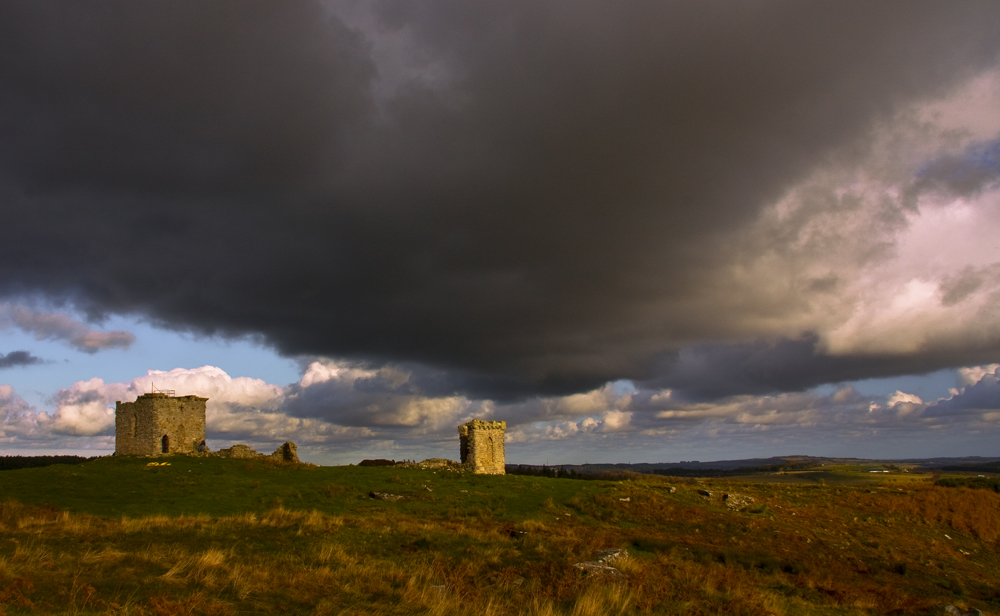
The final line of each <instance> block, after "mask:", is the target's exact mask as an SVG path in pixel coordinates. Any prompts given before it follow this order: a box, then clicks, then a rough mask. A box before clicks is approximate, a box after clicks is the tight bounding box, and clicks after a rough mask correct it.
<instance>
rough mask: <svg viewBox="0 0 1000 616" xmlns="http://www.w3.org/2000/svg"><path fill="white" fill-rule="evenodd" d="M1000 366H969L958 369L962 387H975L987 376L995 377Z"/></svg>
mask: <svg viewBox="0 0 1000 616" xmlns="http://www.w3.org/2000/svg"><path fill="white" fill-rule="evenodd" d="M998 368H1000V364H989V365H987V366H968V367H966V368H959V369H958V379H959V382H960V383H961V384H962V385H975V384H976V383H978V382H979V381H981V380H982V379H983V377H984V376H987V375H995V374H996V371H997V369H998Z"/></svg>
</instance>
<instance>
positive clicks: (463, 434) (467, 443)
mask: <svg viewBox="0 0 1000 616" xmlns="http://www.w3.org/2000/svg"><path fill="white" fill-rule="evenodd" d="M506 429H507V422H505V421H484V420H482V419H473V420H472V421H470V422H469V423H467V424H463V425H461V426H459V427H458V437H459V452H460V455H461V461H462V465H463V466H465V467H466V468H468V469H469V470H471V471H472V472H474V473H476V474H477V475H504V474H506V470H505V464H506V460H505V458H504V446H503V437H504V430H506Z"/></svg>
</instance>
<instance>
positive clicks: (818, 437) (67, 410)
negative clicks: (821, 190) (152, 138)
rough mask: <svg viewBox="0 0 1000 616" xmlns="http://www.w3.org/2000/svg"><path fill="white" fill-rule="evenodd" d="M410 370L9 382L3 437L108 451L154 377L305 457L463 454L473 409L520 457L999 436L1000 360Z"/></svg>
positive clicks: (914, 445)
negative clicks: (589, 370) (792, 383)
mask: <svg viewBox="0 0 1000 616" xmlns="http://www.w3.org/2000/svg"><path fill="white" fill-rule="evenodd" d="M412 376H413V375H412V374H411V373H409V372H407V371H406V370H402V369H399V368H396V369H385V368H383V369H380V370H368V369H364V368H360V367H358V366H357V365H350V364H345V363H338V362H335V361H332V360H317V361H314V362H312V363H311V364H310V365H309V366H308V367H307V368H306V370H305V372H304V374H303V376H302V378H301V379H300V380H299V381H298V382H296V383H293V384H290V385H286V386H278V385H274V384H269V383H266V382H264V381H262V380H260V379H252V378H247V377H236V378H234V377H231V376H229V375H228V374H226V372H224V371H223V370H221V369H219V368H216V367H213V366H203V367H201V368H194V369H185V368H176V369H174V370H170V371H159V370H150V371H148V372H147V374H145V375H143V376H140V377H136V378H134V379H131V380H130V381H127V382H118V383H105V382H104V381H102V380H101V379H96V378H95V379H90V380H87V381H79V382H77V383H74V384H73V385H72V386H70V387H68V388H66V389H63V390H61V391H60V392H58V394H56V395H55V396H54V397H53V404H54V406H55V407H56V410H55V411H54V412H51V413H49V412H45V411H40V410H38V409H37V408H34V407H33V406H31V405H30V404H28V403H27V402H25V401H24V400H23V399H22V398H20V397H19V396H17V394H16V393H15V392H14V390H13V388H12V387H10V386H7V385H4V386H0V443H2V444H3V445H4V447H5V448H7V449H9V450H20V449H32V448H34V449H38V448H44V449H56V448H59V447H60V446H62V447H66V446H72V447H73V448H74V449H79V448H81V447H84V448H90V449H93V450H96V451H99V452H110V450H113V448H114V403H115V401H116V400H122V401H131V400H134V399H135V397H137V396H139V395H141V394H142V393H143V392H146V391H150V390H151V388H152V387H153V386H154V384H155V386H156V387H157V388H163V389H174V390H175V391H177V393H178V395H186V394H195V395H200V396H206V397H208V398H209V402H208V408H207V436H208V439H209V445H210V446H211V447H213V448H221V447H227V446H229V445H231V444H233V443H235V442H244V443H250V444H251V445H253V446H255V447H257V448H259V449H261V450H267V449H270V448H273V447H275V446H276V445H277V444H278V443H280V442H283V441H285V440H289V439H290V440H294V441H295V442H297V443H298V444H299V446H300V448H301V449H300V450H301V452H302V454H303V456H304V459H307V460H313V461H320V462H325V463H341V464H346V463H357V462H358V461H360V460H361V459H363V458H370V457H378V456H380V455H381V456H387V457H393V458H396V459H403V458H410V459H414V458H416V459H420V458H424V457H450V458H454V457H456V456H457V436H456V432H455V427H456V426H458V425H460V424H461V423H464V422H465V421H468V420H469V419H471V418H473V417H478V418H491V419H503V420H505V421H506V422H507V425H508V431H507V450H508V462H511V463H541V462H545V461H553V462H562V463H572V462H584V461H588V460H589V461H599V460H603V461H646V462H657V461H659V462H662V461H669V460H679V459H686V458H692V457H693V458H696V459H697V458H701V459H708V457H716V458H727V457H728V458H734V457H748V456H752V455H759V456H768V455H772V454H773V453H774V450H775V448H777V447H780V448H782V449H783V450H784V453H788V454H790V453H795V452H798V453H810V454H812V455H842V454H840V453H838V452H837V451H836V449H835V448H833V444H835V443H838V442H843V441H845V440H850V441H851V442H852V446H853V447H855V448H857V449H858V452H857V454H856V455H872V456H878V457H926V456H928V455H956V454H957V453H960V452H961V450H963V448H967V447H981V446H984V445H988V443H990V442H993V441H995V439H996V437H997V435H998V433H1000V368H998V366H997V365H996V364H993V365H987V366H973V367H967V368H963V369H962V370H960V371H957V372H956V388H954V389H953V390H952V392H951V395H950V396H949V397H947V398H942V399H940V400H936V401H924V400H922V399H921V398H920V397H919V396H916V395H913V394H910V393H906V392H903V391H897V392H895V393H893V394H891V395H889V396H884V397H876V396H865V395H861V394H859V393H858V392H857V391H855V390H854V389H853V388H851V387H850V386H843V387H840V388H839V389H836V390H833V391H831V392H829V393H817V392H799V393H781V394H771V395H747V394H741V395H732V396H726V397H723V398H720V399H716V400H712V401H690V400H684V399H683V398H682V397H681V396H678V395H676V392H674V391H672V390H669V389H651V388H643V387H636V386H634V385H632V384H631V383H627V382H618V383H612V384H608V385H606V386H604V387H601V388H599V389H595V390H592V391H589V392H585V393H580V394H572V395H567V396H546V397H538V398H533V399H531V400H527V401H522V402H516V403H502V402H501V403H498V402H495V401H492V400H488V399H469V398H464V397H455V396H430V395H426V394H425V393H423V392H422V391H421V390H420V388H419V386H418V385H417V384H416V383H414V382H413V381H412ZM928 431H930V432H932V433H933V434H935V443H933V444H928V443H927V442H926V434H927V432H928ZM956 447H957V448H959V449H960V451H959V452H955V451H954V449H955V448H956ZM735 448H738V451H739V453H738V454H736V455H734V454H733V453H731V452H732V450H733V449H735ZM727 452H730V453H728V454H727ZM705 454H707V455H705Z"/></svg>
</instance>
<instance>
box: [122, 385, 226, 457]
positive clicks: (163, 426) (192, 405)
mask: <svg viewBox="0 0 1000 616" xmlns="http://www.w3.org/2000/svg"><path fill="white" fill-rule="evenodd" d="M170 393H173V392H170ZM207 401H208V398H199V397H198V396H176V397H175V396H171V395H169V394H167V393H164V392H154V393H151V394H143V395H141V396H139V397H138V398H137V399H136V401H135V402H116V403H115V455H118V456H164V455H169V454H172V453H194V452H196V451H198V446H199V445H200V444H201V443H202V442H203V441H204V440H205V403H206V402H207Z"/></svg>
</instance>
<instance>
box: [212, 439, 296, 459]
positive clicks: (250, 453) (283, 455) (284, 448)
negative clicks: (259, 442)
mask: <svg viewBox="0 0 1000 616" xmlns="http://www.w3.org/2000/svg"><path fill="white" fill-rule="evenodd" d="M203 455H208V456H214V457H216V458H235V459H238V460H273V461H275V462H287V463H290V464H302V462H301V461H300V460H299V455H298V447H296V445H295V443H293V442H292V441H286V442H284V443H282V444H281V445H280V446H279V447H278V448H277V449H275V450H274V453H272V454H271V455H265V454H262V453H258V452H256V451H254V450H253V449H251V448H250V446H249V445H243V444H237V445H233V446H232V447H227V448H226V449H220V450H219V451H216V452H206V453H204V454H203Z"/></svg>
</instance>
